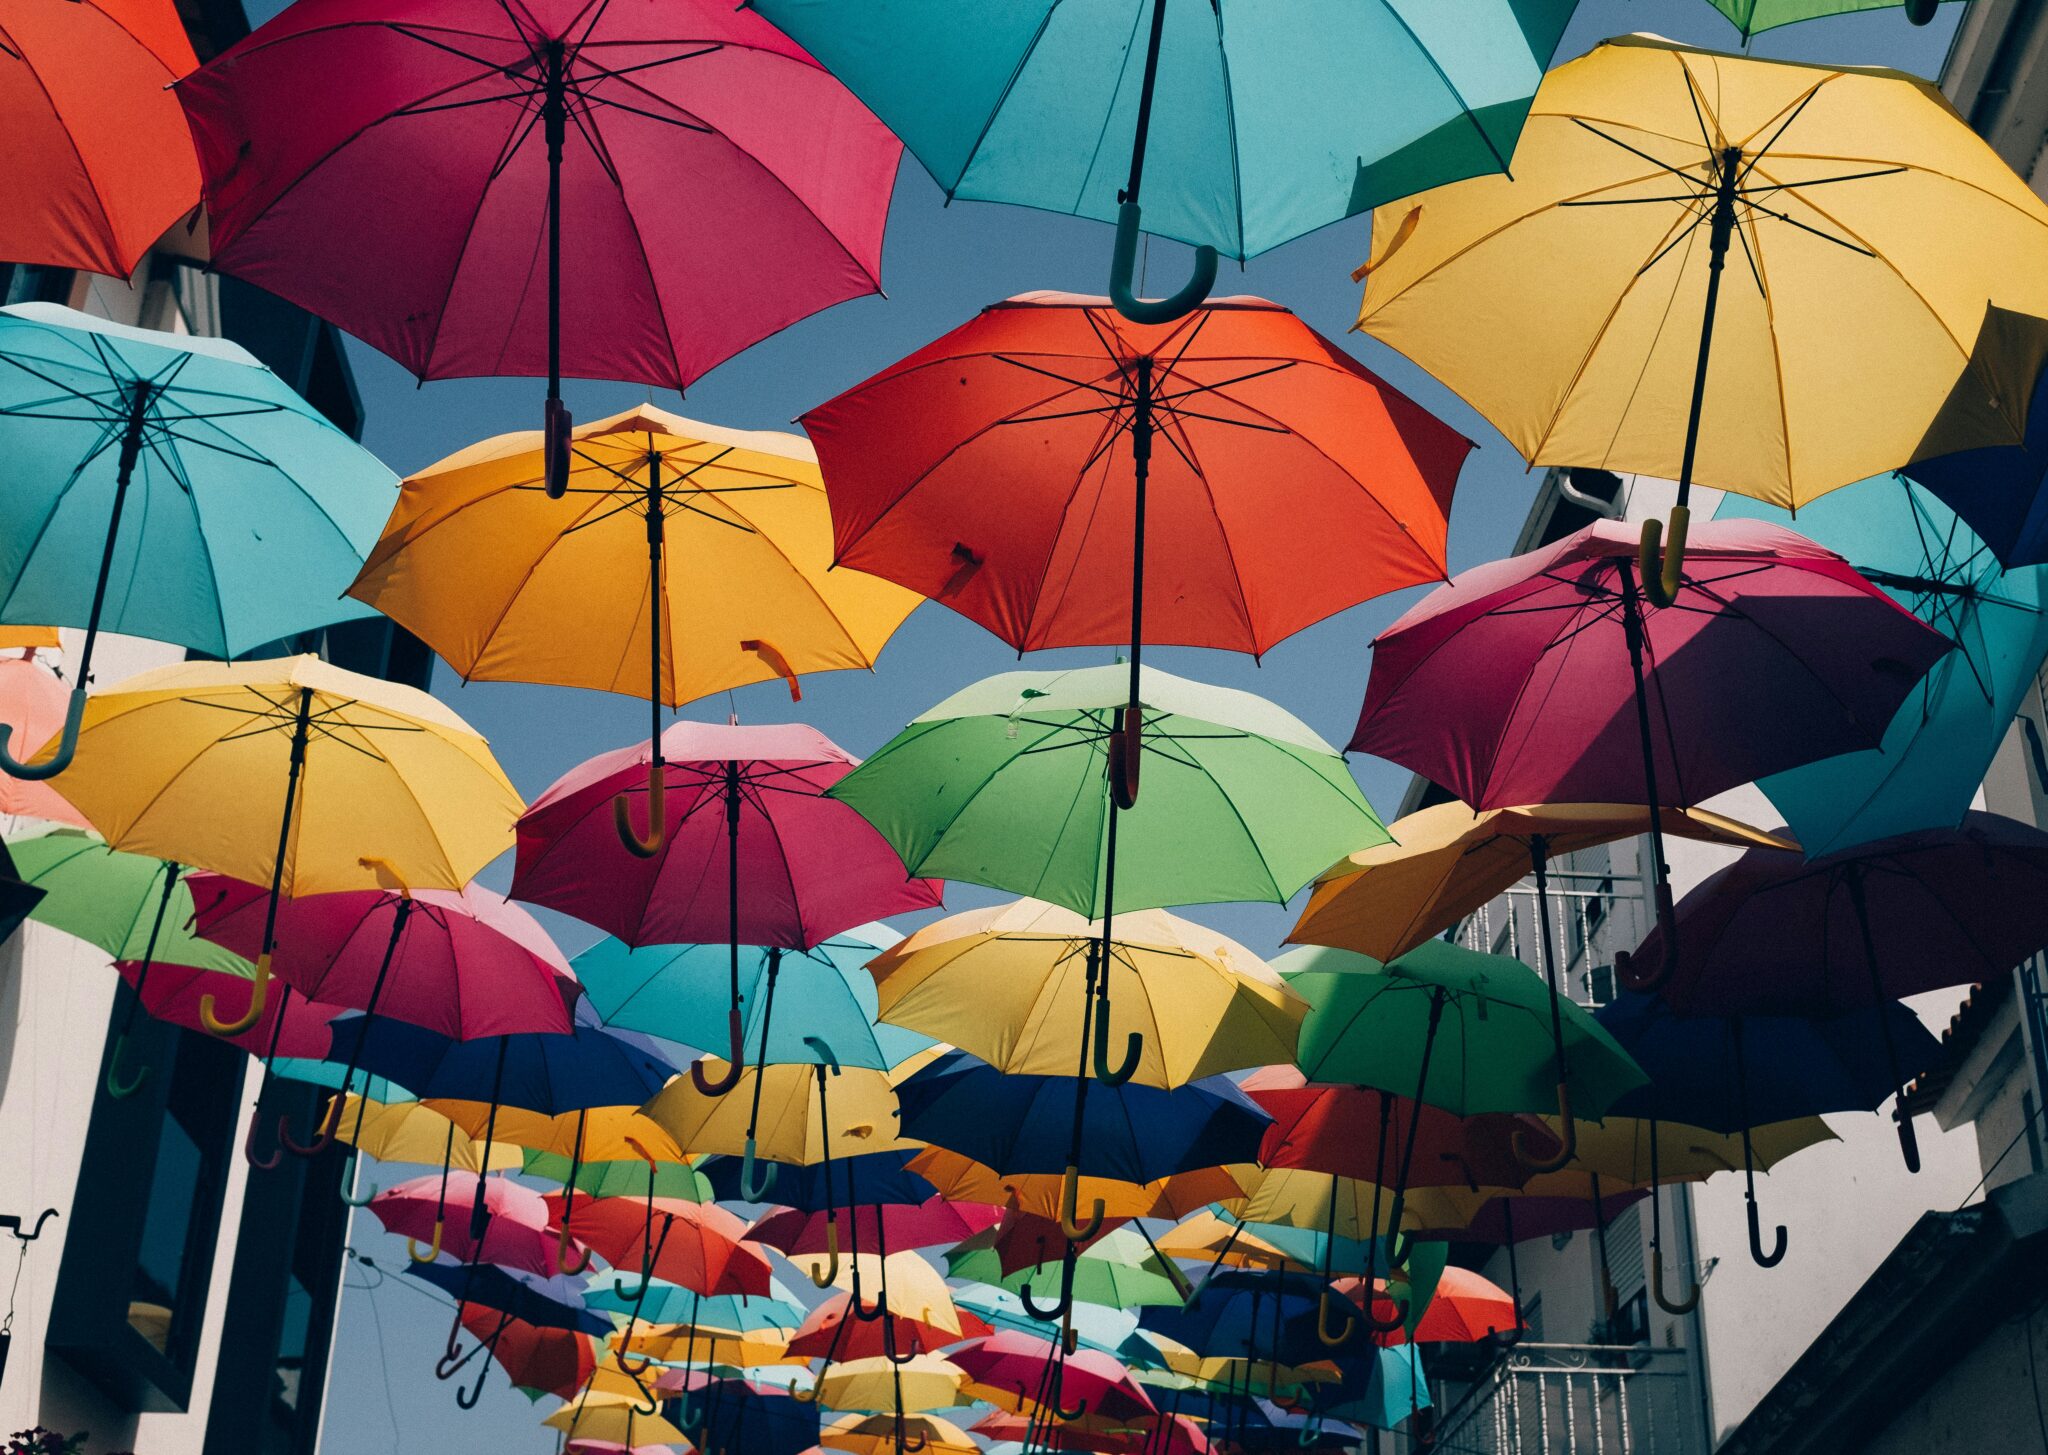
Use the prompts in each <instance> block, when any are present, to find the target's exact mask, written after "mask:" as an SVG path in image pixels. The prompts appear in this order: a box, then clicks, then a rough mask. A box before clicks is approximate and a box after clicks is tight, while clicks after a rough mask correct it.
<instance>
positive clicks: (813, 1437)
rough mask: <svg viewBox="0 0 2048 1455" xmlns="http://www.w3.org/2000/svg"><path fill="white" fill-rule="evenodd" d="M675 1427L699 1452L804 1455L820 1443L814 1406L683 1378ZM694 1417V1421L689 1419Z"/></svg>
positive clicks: (739, 1382) (756, 1388) (727, 1383)
mask: <svg viewBox="0 0 2048 1455" xmlns="http://www.w3.org/2000/svg"><path fill="white" fill-rule="evenodd" d="M684 1385H685V1388H686V1390H687V1392H686V1394H685V1395H684V1400H683V1406H684V1414H683V1415H682V1416H681V1417H680V1418H679V1423H680V1424H682V1425H683V1427H684V1428H686V1429H687V1430H688V1431H689V1442H690V1443H691V1444H693V1445H694V1446H696V1448H697V1449H699V1450H733V1451H738V1450H744V1451H746V1452H747V1455H802V1452H804V1451H807V1450H811V1449H814V1448H816V1446H817V1443H818V1423H819V1422H818V1406H817V1404H816V1403H815V1402H806V1401H804V1400H799V1399H793V1398H791V1397H790V1395H789V1394H788V1393H787V1392H785V1391H783V1390H779V1389H769V1388H765V1387H763V1386H760V1385H755V1384H750V1383H748V1382H747V1381H746V1380H743V1379H713V1378H709V1377H698V1378H686V1379H685V1381H684ZM692 1414H694V1416H695V1417H694V1418H692V1417H691V1416H692Z"/></svg>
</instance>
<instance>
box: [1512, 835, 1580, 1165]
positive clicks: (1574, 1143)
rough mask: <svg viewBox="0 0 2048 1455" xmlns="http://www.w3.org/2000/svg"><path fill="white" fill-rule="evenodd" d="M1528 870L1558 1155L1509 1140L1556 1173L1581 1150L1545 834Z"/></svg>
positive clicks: (1534, 842)
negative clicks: (1552, 1058) (1552, 1064)
mask: <svg viewBox="0 0 2048 1455" xmlns="http://www.w3.org/2000/svg"><path fill="white" fill-rule="evenodd" d="M1529 869H1530V872H1531V873H1533V874H1534V875H1535V876H1536V920H1537V927H1536V942H1537V944H1538V946H1539V947H1540V948H1541V953H1542V956H1543V976H1544V979H1546V980H1548V981H1549V982H1550V1043H1551V1047H1552V1049H1553V1050H1554V1051H1555V1053H1556V1056H1557V1132H1558V1142H1559V1146H1558V1149H1557V1151H1556V1153H1555V1154H1553V1155H1551V1156H1548V1157H1537V1156H1534V1155H1532V1154H1531V1153H1530V1151H1529V1137H1528V1133H1526V1132H1524V1131H1520V1130H1518V1131H1516V1133H1515V1135H1514V1139H1513V1141H1512V1142H1511V1143H1510V1145H1511V1146H1512V1148H1513V1149H1514V1153H1515V1160H1516V1161H1518V1162H1520V1163H1521V1164H1522V1165H1523V1166H1524V1167H1526V1168H1528V1169H1529V1170H1530V1171H1531V1172H1556V1171H1558V1170H1559V1169H1560V1168H1562V1167H1563V1166H1564V1165H1565V1164H1566V1163H1567V1162H1569V1161H1571V1160H1572V1157H1573V1156H1574V1155H1575V1154H1576V1153H1577V1152H1578V1149H1579V1128H1578V1123H1577V1122H1575V1121H1573V1120H1572V1088H1571V1080H1570V1078H1569V1076H1567V1074H1566V1072H1565V1056H1564V1004H1563V999H1564V995H1563V991H1562V990H1560V989H1559V987H1558V983H1557V947H1556V946H1555V945H1554V944H1553V943H1552V941H1551V935H1550V841H1549V839H1548V838H1546V837H1545V836H1544V835H1542V834H1533V835H1531V836H1530V839H1529Z"/></svg>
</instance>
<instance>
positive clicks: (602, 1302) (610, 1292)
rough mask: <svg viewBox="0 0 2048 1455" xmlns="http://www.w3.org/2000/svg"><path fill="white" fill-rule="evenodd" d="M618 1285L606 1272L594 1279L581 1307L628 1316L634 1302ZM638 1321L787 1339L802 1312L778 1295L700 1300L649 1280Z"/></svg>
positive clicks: (706, 1296) (671, 1285)
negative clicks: (770, 1332) (761, 1332)
mask: <svg viewBox="0 0 2048 1455" xmlns="http://www.w3.org/2000/svg"><path fill="white" fill-rule="evenodd" d="M619 1281H620V1280H619V1278H618V1276H617V1275H616V1274H613V1273H610V1272H606V1273H600V1274H597V1275H595V1276H594V1277H592V1279H591V1280H590V1285H589V1288H588V1289H587V1290H586V1291H585V1293H584V1295H583V1299H584V1302H585V1303H587V1304H589V1305H590V1306H591V1307H592V1308H595V1309H603V1310H605V1311H606V1312H608V1313H618V1314H624V1313H631V1312H633V1309H634V1306H635V1302H636V1300H635V1299H634V1298H629V1297H628V1296H626V1295H625V1294H623V1293H621V1292H619V1289H618V1284H619ZM773 1286H774V1285H771V1287H773ZM636 1292H637V1290H636ZM640 1320H641V1322H643V1323H649V1324H703V1325H706V1326H707V1327H710V1328H716V1329H737V1330H739V1331H740V1332H741V1333H752V1332H754V1331H756V1330H758V1329H779V1330H781V1331H782V1332H784V1333H790V1332H793V1331H794V1330H796V1329H797V1328H798V1327H799V1326H800V1325H801V1324H802V1323H803V1321H804V1310H803V1308H802V1307H801V1306H800V1305H799V1304H797V1303H795V1302H794V1301H792V1300H791V1299H789V1298H786V1297H783V1296H781V1294H780V1293H778V1294H777V1295H775V1296H772V1297H768V1298H763V1297H761V1296H760V1295H758V1294H745V1293H720V1294H701V1293H698V1292H696V1291H695V1290H694V1289H689V1288H684V1287H683V1286H682V1285H681V1284H679V1283H669V1282H667V1281H666V1280H664V1279H660V1278H652V1279H649V1280H648V1282H647V1294H646V1301H645V1304H644V1306H642V1307H641V1308H640Z"/></svg>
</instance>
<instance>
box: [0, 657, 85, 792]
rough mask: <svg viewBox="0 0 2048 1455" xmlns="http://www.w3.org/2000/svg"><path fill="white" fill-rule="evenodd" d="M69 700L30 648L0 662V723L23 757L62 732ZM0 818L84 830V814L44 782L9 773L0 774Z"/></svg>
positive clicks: (58, 683)
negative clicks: (36, 821) (60, 825)
mask: <svg viewBox="0 0 2048 1455" xmlns="http://www.w3.org/2000/svg"><path fill="white" fill-rule="evenodd" d="M69 697H70V694H69V693H67V692H66V691H65V690H64V683H63V680H62V679H61V678H59V677H58V676H57V674H56V673H55V672H53V671H51V670H50V669H49V668H48V667H45V666H44V665H43V664H42V663H41V662H38V661H37V660H36V649H35V648H33V647H30V648H28V649H26V650H25V651H23V652H22V653H21V655H19V656H14V657H6V658H0V724H4V725H5V726H6V727H7V729H8V731H9V732H10V733H11V734H12V736H11V737H10V738H8V739H6V741H9V742H14V743H18V744H19V745H20V747H21V750H22V751H23V752H24V753H27V754H31V755H33V754H34V753H35V752H36V751H37V750H38V749H40V748H41V747H42V746H43V744H45V743H47V742H48V741H49V740H50V739H51V738H53V737H56V736H57V735H58V734H59V733H60V732H62V731H63V729H64V711H65V708H66V707H67V705H68V700H69ZM0 814H7V815H9V816H10V817H14V818H39V819H43V820H45V821H47V822H50V823H59V824H69V825H72V826H73V827H76V828H86V827H88V825H87V824H86V821H85V815H84V814H82V813H80V812H79V811H78V810H77V809H75V808H73V807H72V806H71V805H70V804H69V803H67V802H65V800H64V795H63V794H61V793H59V792H58V791H57V790H56V789H54V788H52V787H51V786H50V785H49V784H48V783H39V782H37V781H36V780H35V779H33V778H16V777H14V776H13V775H12V774H9V773H0Z"/></svg>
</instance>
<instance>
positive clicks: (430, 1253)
mask: <svg viewBox="0 0 2048 1455" xmlns="http://www.w3.org/2000/svg"><path fill="white" fill-rule="evenodd" d="M446 1230H447V1222H446V1220H445V1219H442V1218H435V1219H434V1241H433V1242H432V1243H430V1244H428V1245H427V1251H426V1252H425V1253H421V1252H420V1245H419V1240H418V1239H416V1238H413V1237H411V1236H409V1235H408V1236H407V1238H406V1240H405V1255H406V1257H408V1258H410V1259H412V1261H413V1262H415V1263H431V1262H433V1261H434V1260H435V1259H436V1258H438V1257H440V1256H441V1234H442V1233H443V1232H445V1231H446Z"/></svg>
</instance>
